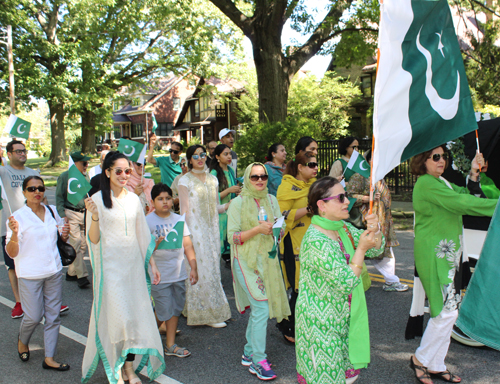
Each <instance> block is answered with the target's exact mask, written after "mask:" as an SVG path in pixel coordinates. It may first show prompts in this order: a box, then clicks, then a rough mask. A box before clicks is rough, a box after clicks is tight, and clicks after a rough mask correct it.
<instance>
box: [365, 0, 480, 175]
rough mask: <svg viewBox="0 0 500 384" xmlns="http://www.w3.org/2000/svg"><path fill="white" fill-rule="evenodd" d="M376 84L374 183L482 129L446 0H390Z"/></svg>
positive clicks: (383, 6)
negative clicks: (416, 157) (408, 162)
mask: <svg viewBox="0 0 500 384" xmlns="http://www.w3.org/2000/svg"><path fill="white" fill-rule="evenodd" d="M380 7H381V8H380V10H381V12H380V27H379V42H378V46H379V61H378V67H377V81H376V84H375V98H374V99H375V100H374V101H375V105H374V112H373V133H374V136H375V151H374V155H373V156H374V157H373V172H374V177H373V183H375V182H377V181H378V180H380V179H382V178H383V177H384V176H385V175H386V174H387V173H388V172H390V171H391V170H392V169H393V168H394V167H396V166H397V165H398V164H400V163H401V162H403V161H405V160H407V159H409V158H410V157H412V156H414V155H417V154H419V153H422V152H424V151H427V150H429V149H432V148H435V147H437V146H438V145H440V144H444V143H446V142H447V141H450V140H453V139H456V138H457V137H460V136H463V135H464V134H466V133H468V132H471V131H473V130H474V129H477V124H476V119H475V115H474V109H473V107H472V101H471V97H470V92H469V85H468V83H467V77H466V75H465V70H464V65H463V59H462V55H461V53H460V47H459V45H458V39H457V36H456V34H455V28H454V26H453V19H452V15H451V12H450V7H449V6H448V2H447V1H446V0H384V2H383V4H381V6H380Z"/></svg>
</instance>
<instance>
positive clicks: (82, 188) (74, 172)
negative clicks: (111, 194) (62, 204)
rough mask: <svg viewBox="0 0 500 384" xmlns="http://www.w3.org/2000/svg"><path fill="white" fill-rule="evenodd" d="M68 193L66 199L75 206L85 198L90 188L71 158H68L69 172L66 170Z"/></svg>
mask: <svg viewBox="0 0 500 384" xmlns="http://www.w3.org/2000/svg"><path fill="white" fill-rule="evenodd" d="M68 171H69V172H68V193H67V199H68V201H69V202H70V203H71V204H73V205H77V204H78V203H79V202H80V201H81V200H82V199H84V198H85V197H86V196H87V193H88V192H89V191H90V189H91V188H92V186H91V185H90V183H89V182H88V181H87V179H86V178H85V176H83V174H82V173H81V172H80V171H79V170H78V168H77V167H76V165H75V163H74V162H73V159H72V158H71V156H70V157H69V170H68Z"/></svg>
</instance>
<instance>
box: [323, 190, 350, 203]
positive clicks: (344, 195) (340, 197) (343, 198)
mask: <svg viewBox="0 0 500 384" xmlns="http://www.w3.org/2000/svg"><path fill="white" fill-rule="evenodd" d="M348 197H349V195H348V194H347V192H345V193H341V194H339V195H337V196H330V197H327V198H326V199H321V200H323V201H328V200H333V199H337V200H338V201H339V203H340V204H344V201H346V199H347V198H348Z"/></svg>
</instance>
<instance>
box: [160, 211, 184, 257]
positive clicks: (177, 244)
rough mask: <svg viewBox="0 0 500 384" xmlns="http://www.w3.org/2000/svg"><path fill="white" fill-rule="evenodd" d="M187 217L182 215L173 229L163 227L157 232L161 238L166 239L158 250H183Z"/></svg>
mask: <svg viewBox="0 0 500 384" xmlns="http://www.w3.org/2000/svg"><path fill="white" fill-rule="evenodd" d="M185 218H186V215H182V216H181V217H180V218H179V220H178V221H177V223H175V225H174V226H173V227H172V228H166V227H162V228H161V229H159V230H157V231H158V234H159V235H160V236H164V237H165V239H164V240H163V241H162V242H161V243H160V245H159V246H158V249H179V248H182V239H183V238H184V222H185V221H186V219H185Z"/></svg>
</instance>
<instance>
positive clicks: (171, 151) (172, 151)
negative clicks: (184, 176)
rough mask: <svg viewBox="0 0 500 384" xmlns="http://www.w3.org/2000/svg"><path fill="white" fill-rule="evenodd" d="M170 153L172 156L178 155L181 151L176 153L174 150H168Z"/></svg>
mask: <svg viewBox="0 0 500 384" xmlns="http://www.w3.org/2000/svg"><path fill="white" fill-rule="evenodd" d="M168 151H169V152H170V153H173V154H174V155H177V154H179V153H180V152H181V151H176V150H175V149H169V150H168Z"/></svg>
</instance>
